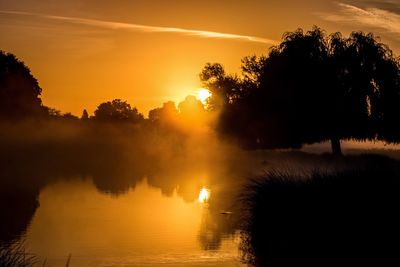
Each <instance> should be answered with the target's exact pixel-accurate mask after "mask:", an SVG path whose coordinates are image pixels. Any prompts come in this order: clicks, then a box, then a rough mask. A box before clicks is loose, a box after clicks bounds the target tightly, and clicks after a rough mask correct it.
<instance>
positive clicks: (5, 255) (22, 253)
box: [0, 242, 37, 267]
mask: <svg viewBox="0 0 400 267" xmlns="http://www.w3.org/2000/svg"><path fill="white" fill-rule="evenodd" d="M36 262H37V259H36V256H35V255H33V254H31V253H29V252H27V251H26V249H25V247H24V244H23V242H17V243H14V244H12V245H0V267H31V266H33V265H34V264H35V263H36Z"/></svg>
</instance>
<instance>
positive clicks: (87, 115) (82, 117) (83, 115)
mask: <svg viewBox="0 0 400 267" xmlns="http://www.w3.org/2000/svg"><path fill="white" fill-rule="evenodd" d="M81 120H82V121H87V120H89V113H88V112H87V110H86V109H84V110H83V112H82V116H81Z"/></svg>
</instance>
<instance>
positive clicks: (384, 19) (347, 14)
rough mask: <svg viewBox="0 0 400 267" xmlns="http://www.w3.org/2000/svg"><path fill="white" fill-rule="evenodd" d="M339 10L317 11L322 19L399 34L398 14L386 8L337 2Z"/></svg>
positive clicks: (399, 17)
mask: <svg viewBox="0 0 400 267" xmlns="http://www.w3.org/2000/svg"><path fill="white" fill-rule="evenodd" d="M337 6H338V8H339V10H338V11H337V12H336V13H317V15H318V16H319V17H321V18H322V19H325V20H328V21H332V22H338V23H346V24H352V25H359V26H364V27H367V28H374V29H377V28H378V29H380V30H383V31H385V32H389V33H394V34H396V35H399V36H400V15H399V14H397V13H394V12H391V11H388V10H384V9H380V8H376V7H367V8H361V7H357V6H354V5H349V4H344V3H337Z"/></svg>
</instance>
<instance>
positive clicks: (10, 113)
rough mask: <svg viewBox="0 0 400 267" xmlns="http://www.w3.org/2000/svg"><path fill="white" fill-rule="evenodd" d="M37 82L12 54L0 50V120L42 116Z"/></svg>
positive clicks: (42, 111)
mask: <svg viewBox="0 0 400 267" xmlns="http://www.w3.org/2000/svg"><path fill="white" fill-rule="evenodd" d="M41 92H42V89H41V88H40V86H39V84H38V81H37V80H36V79H35V78H34V77H33V76H32V74H31V72H30V70H29V68H28V67H27V66H25V64H24V63H23V62H22V61H20V60H18V59H17V58H16V57H15V56H14V55H13V54H8V53H5V52H3V51H1V50H0V119H3V120H4V119H8V120H10V119H11V120H12V119H20V118H26V117H28V116H30V117H32V116H40V115H43V113H44V110H43V108H42V101H41V99H40V94H41Z"/></svg>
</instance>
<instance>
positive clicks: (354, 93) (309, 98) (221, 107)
mask: <svg viewBox="0 0 400 267" xmlns="http://www.w3.org/2000/svg"><path fill="white" fill-rule="evenodd" d="M200 79H201V81H202V83H203V86H204V87H205V88H207V89H209V90H210V92H211V94H212V95H211V97H209V98H208V99H207V104H206V105H205V107H204V106H203V104H202V103H201V102H200V101H199V100H197V99H196V98H195V97H194V96H188V97H187V98H186V99H185V100H184V101H183V102H181V103H180V104H179V105H178V107H177V106H176V105H175V103H174V102H167V103H164V105H163V106H162V107H161V108H155V109H153V110H151V111H150V112H149V116H148V119H145V118H144V116H143V115H142V114H141V113H139V111H138V110H137V109H136V108H135V107H132V106H131V105H130V104H128V103H127V102H125V101H122V100H120V99H114V100H112V101H109V102H104V103H101V104H100V105H99V106H98V107H97V109H96V110H95V112H94V115H93V116H89V114H88V112H87V111H86V110H84V111H83V113H82V116H81V120H83V121H87V120H93V121H100V122H129V123H134V124H141V123H143V122H150V123H152V124H154V125H159V126H160V125H165V124H168V122H169V121H171V120H173V118H177V117H185V116H186V117H188V118H189V117H191V119H192V120H196V116H195V115H196V114H199V113H202V114H203V113H204V114H206V113H207V114H210V113H218V114H219V116H218V121H217V124H216V130H217V132H218V133H219V136H220V137H221V138H223V139H228V140H233V141H235V142H237V143H238V144H240V145H241V146H242V147H245V148H250V149H258V148H299V147H301V146H302V145H303V144H312V143H317V142H322V141H330V142H331V146H332V152H333V153H334V154H341V146H340V141H341V140H343V139H355V140H383V141H386V142H399V141H400V124H399V118H400V61H399V58H396V57H395V56H394V54H393V52H392V51H391V50H390V48H389V47H388V46H387V45H385V44H383V43H381V42H380V41H379V38H377V37H375V36H374V35H373V34H371V33H368V34H365V33H363V32H352V33H351V34H350V35H349V36H348V37H343V36H342V35H341V34H340V33H333V34H330V35H327V34H326V33H325V32H324V31H323V30H321V29H320V28H318V27H314V28H313V29H312V30H309V31H306V32H305V31H303V30H302V29H298V30H296V31H294V32H288V33H285V34H284V36H283V39H282V42H281V43H280V44H278V45H276V46H274V47H272V48H271V49H270V50H269V51H268V54H267V55H262V56H248V57H245V58H243V59H242V72H241V73H240V74H239V75H238V74H227V73H226V72H225V70H224V68H223V66H222V65H221V64H219V63H214V64H210V63H207V64H206V65H205V67H204V68H203V70H202V71H201V73H200ZM41 92H42V89H41V88H40V86H39V84H38V81H37V80H36V79H35V78H34V77H33V76H32V74H31V73H30V70H29V68H28V67H26V66H25V64H24V63H23V62H22V61H20V60H18V59H17V58H16V57H15V56H14V55H12V54H8V53H5V52H3V51H0V119H3V120H5V119H6V120H15V119H21V118H26V117H40V118H63V119H75V120H77V119H78V118H77V117H75V116H73V115H72V114H71V113H65V114H62V113H61V112H60V111H57V110H55V109H52V108H49V107H46V106H44V105H43V104H42V101H41V99H40V95H41Z"/></svg>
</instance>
